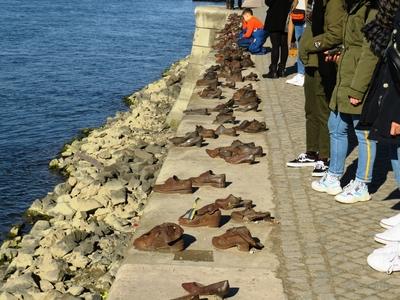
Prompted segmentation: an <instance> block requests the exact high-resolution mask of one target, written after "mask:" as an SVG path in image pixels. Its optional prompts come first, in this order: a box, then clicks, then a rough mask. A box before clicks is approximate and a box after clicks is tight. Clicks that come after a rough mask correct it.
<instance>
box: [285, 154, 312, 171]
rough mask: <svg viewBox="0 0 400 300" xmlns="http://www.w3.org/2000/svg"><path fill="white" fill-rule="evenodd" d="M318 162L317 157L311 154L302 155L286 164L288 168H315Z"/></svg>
mask: <svg viewBox="0 0 400 300" xmlns="http://www.w3.org/2000/svg"><path fill="white" fill-rule="evenodd" d="M316 162H317V156H316V155H312V154H310V153H301V154H300V155H299V156H298V157H297V158H296V159H294V160H291V161H289V162H287V163H286V166H288V167H292V168H302V167H314V166H315V163H316Z"/></svg>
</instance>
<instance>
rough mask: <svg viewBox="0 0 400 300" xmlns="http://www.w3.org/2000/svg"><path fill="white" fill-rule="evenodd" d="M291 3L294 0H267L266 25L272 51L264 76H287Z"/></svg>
mask: <svg viewBox="0 0 400 300" xmlns="http://www.w3.org/2000/svg"><path fill="white" fill-rule="evenodd" d="M291 3H292V0H265V4H266V5H267V6H268V11H267V17H266V18H265V23H264V26H265V31H266V32H268V34H269V36H270V39H271V44H272V52H271V65H270V66H269V72H268V73H267V74H263V75H262V76H263V77H264V78H279V77H285V69H286V61H287V59H288V55H289V47H288V43H287V39H288V34H287V25H288V16H289V11H290V7H291Z"/></svg>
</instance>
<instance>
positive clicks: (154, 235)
mask: <svg viewBox="0 0 400 300" xmlns="http://www.w3.org/2000/svg"><path fill="white" fill-rule="evenodd" d="M183 232H184V231H183V229H182V228H181V227H180V226H179V225H177V224H174V223H163V224H161V225H158V226H156V227H154V228H153V229H151V230H150V231H149V232H147V233H145V234H143V235H142V236H140V237H138V238H137V239H136V240H135V241H134V242H133V246H134V247H135V248H136V249H137V250H141V251H161V252H178V251H182V250H183V249H184V247H185V246H184V242H183V239H182V235H183Z"/></svg>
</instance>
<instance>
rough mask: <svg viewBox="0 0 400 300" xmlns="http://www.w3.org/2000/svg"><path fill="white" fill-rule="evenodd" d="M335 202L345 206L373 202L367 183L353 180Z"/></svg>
mask: <svg viewBox="0 0 400 300" xmlns="http://www.w3.org/2000/svg"><path fill="white" fill-rule="evenodd" d="M335 200H336V201H337V202H340V203H344V204H352V203H356V202H363V201H368V200H371V195H370V194H369V193H368V186H367V185H366V184H365V182H362V181H358V180H352V181H351V182H350V183H349V184H348V185H347V186H346V187H345V188H344V189H343V192H342V193H340V194H339V195H337V196H336V197H335Z"/></svg>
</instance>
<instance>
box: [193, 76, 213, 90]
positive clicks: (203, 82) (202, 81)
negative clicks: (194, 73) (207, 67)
mask: <svg viewBox="0 0 400 300" xmlns="http://www.w3.org/2000/svg"><path fill="white" fill-rule="evenodd" d="M196 86H210V87H213V88H217V86H218V78H215V79H199V80H197V81H196Z"/></svg>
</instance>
